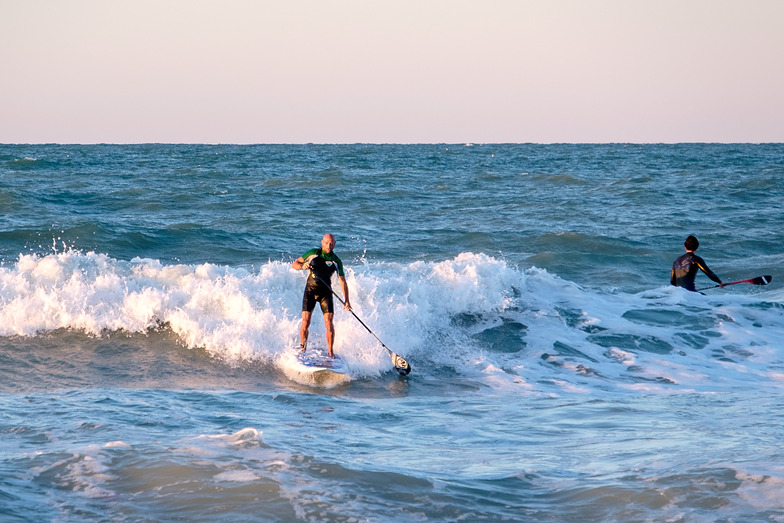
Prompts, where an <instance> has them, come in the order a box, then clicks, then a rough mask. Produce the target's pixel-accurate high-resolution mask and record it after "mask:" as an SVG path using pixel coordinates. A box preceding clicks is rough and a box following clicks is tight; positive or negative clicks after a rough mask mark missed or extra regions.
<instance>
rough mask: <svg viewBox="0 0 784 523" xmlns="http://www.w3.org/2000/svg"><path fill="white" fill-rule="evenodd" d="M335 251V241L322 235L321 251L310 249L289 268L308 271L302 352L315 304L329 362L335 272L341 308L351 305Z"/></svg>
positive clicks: (301, 343)
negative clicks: (325, 330) (321, 323)
mask: <svg viewBox="0 0 784 523" xmlns="http://www.w3.org/2000/svg"><path fill="white" fill-rule="evenodd" d="M334 248H335V237H334V236H333V235H331V234H325V235H324V237H323V238H322V239H321V248H320V249H310V250H309V251H307V252H306V253H305V254H303V255H302V256H300V257H299V258H297V259H296V260H294V262H293V263H292V264H291V268H292V269H294V270H298V271H299V270H308V271H310V274H309V275H308V281H307V283H306V284H305V292H304V295H303V296H302V326H301V327H300V330H299V336H300V345H299V348H300V350H301V351H304V350H305V349H306V348H307V345H308V334H309V329H310V319H311V315H312V313H313V309H315V308H316V302H318V303H319V304H320V305H321V312H322V313H323V314H324V326H325V327H326V328H327V353H328V354H329V356H330V357H331V358H334V357H335V354H334V352H333V351H332V346H333V345H334V343H335V326H334V323H333V321H332V320H333V316H334V313H335V306H334V304H333V302H332V286H331V285H332V275H333V274H334V273H335V272H337V273H338V280H339V281H340V288H341V290H342V291H343V298H344V303H343V308H344V309H346V310H347V311H350V310H351V302H350V301H349V297H348V283H346V276H345V274H344V273H343V262H342V261H340V258H338V255H337V254H335V253H334V252H333V251H332V250H333V249H334Z"/></svg>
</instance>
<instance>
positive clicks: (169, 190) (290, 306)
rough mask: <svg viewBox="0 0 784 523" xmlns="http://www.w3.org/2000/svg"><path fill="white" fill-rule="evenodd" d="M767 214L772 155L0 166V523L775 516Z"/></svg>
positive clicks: (724, 147) (97, 160)
mask: <svg viewBox="0 0 784 523" xmlns="http://www.w3.org/2000/svg"><path fill="white" fill-rule="evenodd" d="M782 202H784V144H756V145H755V144H674V145H653V144H649V145H635V144H607V145H558V144H554V145H535V144H501V145H492V144H432V145H370V144H357V145H243V146H239V145H158V144H149V145H0V209H2V221H0V520H2V521H3V522H42V521H54V522H72V521H73V522H83V521H113V522H115V521H204V522H242V521H343V522H360V521H371V522H382V521H384V522H385V521H401V522H402V521H406V522H408V521H430V520H433V521H553V522H561V521H575V522H588V521H591V522H593V521H596V522H599V521H601V522H662V521H667V522H681V521H683V522H714V521H723V522H749V521H766V522H768V521H779V522H782V521H784V291H783V290H782V289H784V286H782V282H784V274H783V272H784V271H782V267H784V227H782V224H784V204H783V203H782ZM325 233H333V234H334V235H335V237H336V239H337V245H336V247H335V252H336V253H337V254H338V255H339V256H340V257H341V259H342V260H343V262H344V264H345V267H346V277H347V280H348V284H349V287H350V292H351V301H352V304H353V307H354V312H355V313H356V314H357V316H358V317H359V318H361V319H362V321H364V322H365V324H366V325H367V326H368V327H369V328H370V329H371V332H372V334H371V332H368V331H367V330H365V328H364V327H363V326H362V325H361V324H360V323H359V322H358V321H357V320H356V319H355V318H354V317H353V316H352V315H351V314H350V313H348V312H346V311H343V310H342V309H340V308H339V309H338V310H337V311H336V313H335V325H336V331H337V339H336V343H335V352H336V353H338V354H339V355H340V356H341V357H342V358H343V359H344V360H345V362H346V364H347V365H348V367H349V374H348V378H347V379H342V380H335V381H330V380H327V381H322V382H319V383H316V382H314V381H312V378H310V377H308V376H307V375H302V374H300V373H299V372H298V371H297V369H296V367H295V366H294V365H293V364H292V354H293V350H294V347H295V346H296V345H297V344H298V343H299V326H300V318H301V312H300V310H301V309H300V307H301V300H302V290H303V287H304V283H305V274H304V273H303V272H301V271H294V270H292V269H291V267H290V265H291V262H292V261H293V260H295V259H296V258H297V257H298V256H300V255H302V254H303V253H304V252H305V251H306V250H308V249H310V248H313V247H318V246H319V242H320V240H321V237H322V236H323V235H324V234H325ZM689 234H694V235H696V236H697V237H698V238H699V240H700V242H701V246H700V249H699V251H698V254H700V255H701V256H702V257H703V258H704V259H705V260H706V262H707V263H708V265H709V266H710V268H711V269H712V270H713V271H715V272H716V273H717V274H718V275H719V276H720V277H721V278H722V279H723V280H724V281H728V282H729V281H736V280H742V279H749V278H754V277H756V276H760V275H772V276H773V280H772V282H771V283H770V284H769V285H751V284H748V283H741V284H735V285H731V286H727V287H725V288H712V286H713V285H715V284H714V283H713V282H712V281H710V280H709V279H708V278H707V277H706V276H705V275H703V274H700V275H698V277H697V287H698V288H703V287H708V288H707V289H706V290H704V291H702V293H690V292H688V291H685V290H684V289H681V288H676V287H672V286H671V285H670V284H669V272H670V267H671V265H672V262H673V260H674V259H675V258H676V257H677V256H679V255H680V254H682V253H683V241H684V239H685V238H686V236H688V235H689ZM373 334H375V335H376V336H377V337H378V339H379V340H381V341H382V342H383V343H384V344H385V345H386V346H387V347H388V348H389V349H391V350H392V351H394V352H396V353H398V354H400V355H401V356H404V357H405V358H406V359H407V360H408V362H409V363H410V364H411V367H412V372H411V374H409V375H408V376H400V375H398V373H396V372H395V371H394V368H393V366H392V363H391V361H390V358H389V356H388V355H387V353H386V351H385V350H384V348H383V347H382V346H381V345H380V343H379V341H377V340H376V339H375V338H374V336H373ZM324 335H325V331H324V324H323V321H322V316H321V313H320V311H318V310H317V311H316V312H315V313H314V321H313V325H312V327H311V345H316V344H323V339H324Z"/></svg>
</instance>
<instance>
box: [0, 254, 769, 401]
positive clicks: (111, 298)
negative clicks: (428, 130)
mask: <svg viewBox="0 0 784 523" xmlns="http://www.w3.org/2000/svg"><path fill="white" fill-rule="evenodd" d="M347 279H348V282H349V287H350V289H351V298H352V304H353V306H354V312H355V313H356V314H357V316H359V318H361V319H362V321H363V322H364V323H365V324H366V325H367V326H368V327H369V328H370V329H371V330H372V332H373V333H374V334H375V335H376V336H378V338H379V339H380V340H381V341H382V342H383V343H385V344H386V345H387V347H389V349H390V350H392V351H395V352H397V353H398V354H400V355H401V356H404V357H405V358H407V359H408V360H409V361H410V363H411V364H412V367H414V369H415V372H426V371H427V368H430V367H432V368H439V367H449V368H453V369H455V370H457V371H458V372H460V373H464V374H466V375H470V376H474V377H476V378H477V379H480V380H485V382H486V383H488V384H489V383H490V382H491V381H492V386H493V387H503V386H504V384H506V385H507V386H509V387H510V391H514V390H519V384H520V383H526V384H535V383H538V382H540V381H542V382H549V383H553V381H552V380H553V379H556V380H566V381H567V382H568V383H569V384H570V385H571V386H570V387H563V390H578V389H579V390H582V389H583V388H584V387H585V385H584V383H585V381H584V380H588V383H590V382H591V380H595V381H596V383H602V385H603V386H602V388H601V390H609V389H608V388H607V385H608V384H613V383H615V384H618V386H619V387H620V388H621V389H622V390H630V389H636V390H643V389H644V390H670V391H672V390H680V391H690V390H700V391H703V392H713V391H714V390H716V388H717V387H724V388H732V387H741V386H742V387H746V386H748V385H749V384H750V383H752V382H754V381H759V380H765V381H766V382H767V383H768V384H769V385H770V386H775V387H782V386H784V383H783V382H782V378H781V375H782V372H781V371H779V370H776V369H775V368H774V369H771V368H770V366H771V365H772V364H775V363H776V362H781V360H782V357H781V356H780V355H779V352H780V348H779V347H780V345H779V340H781V339H784V313H782V308H781V307H780V306H769V305H761V304H762V303H763V302H762V300H763V299H766V300H768V301H767V303H768V304H769V303H771V302H773V303H778V302H776V301H775V300H776V299H780V298H781V296H782V294H781V292H779V291H775V290H774V291H772V292H771V293H769V294H756V295H754V296H742V295H713V296H702V295H699V294H697V293H689V292H686V291H683V290H682V289H678V288H675V287H670V286H665V287H661V288H659V289H653V290H650V291H647V292H644V293H639V294H624V293H621V292H617V291H612V290H610V291H608V292H601V291H595V290H587V289H583V288H581V287H580V286H578V285H576V284H574V283H572V282H569V281H565V280H562V279H560V278H558V277H556V276H553V275H552V274H549V273H548V272H546V271H544V270H541V269H537V268H528V269H518V268H515V267H512V266H510V265H508V264H507V263H506V262H504V261H503V260H498V259H495V258H492V257H489V256H487V255H484V254H472V253H463V254H460V255H459V256H457V257H455V258H454V259H450V260H444V261H440V262H423V261H418V262H414V263H410V264H396V263H373V264H370V263H367V262H364V263H362V264H354V265H350V266H349V267H347ZM304 283H305V276H304V274H303V273H302V272H298V271H294V270H292V269H291V268H290V267H289V265H288V263H285V262H269V263H266V264H263V265H261V266H260V267H259V268H258V269H257V270H254V271H249V270H247V269H243V268H232V267H225V266H218V265H213V264H202V265H182V264H175V265H163V264H162V263H160V262H159V261H157V260H150V259H140V258H135V259H133V260H130V261H122V260H115V259H112V258H110V257H108V256H106V255H103V254H97V253H80V252H76V251H65V252H58V253H53V254H50V255H47V256H36V255H21V256H20V257H19V259H18V260H17V261H16V263H15V264H14V265H13V266H0V335H3V336H9V335H24V336H33V335H36V334H38V333H40V332H47V331H52V330H56V329H74V330H82V331H84V332H86V333H89V334H91V335H96V336H100V335H102V334H103V333H105V332H112V331H119V330H122V331H128V332H146V331H147V330H148V329H151V328H156V327H158V326H160V325H167V326H168V327H169V328H170V329H171V330H172V331H173V332H175V333H176V334H177V335H178V336H179V338H180V340H181V341H182V343H183V344H184V345H185V346H187V347H191V348H194V347H203V348H205V349H206V350H208V351H209V352H211V353H213V354H215V355H218V356H221V357H223V358H225V359H229V360H241V359H261V360H266V361H269V362H272V363H274V364H276V365H278V366H279V367H281V368H283V369H285V367H286V356H285V355H286V354H288V353H290V351H291V347H293V346H295V345H296V344H298V342H299V325H300V319H301V313H300V303H301V296H302V289H303V286H304ZM509 322H511V323H512V324H514V325H518V326H522V327H521V329H523V328H524V332H522V331H521V334H520V341H519V342H517V343H519V347H513V349H515V350H510V351H505V352H504V351H501V352H493V351H492V350H489V349H488V347H487V346H486V345H482V343H481V342H479V341H477V338H476V336H478V335H480V334H481V333H482V332H483V331H485V330H486V329H489V328H494V327H502V326H503V325H504V324H505V323H509ZM335 326H336V331H337V338H336V342H335V351H336V352H337V353H338V354H340V356H341V357H342V358H343V359H344V360H345V361H346V363H347V364H348V366H349V368H350V369H351V374H352V376H353V377H359V376H374V375H379V374H381V373H384V372H390V371H392V364H391V362H390V359H389V356H388V354H387V353H386V351H385V350H384V349H383V348H382V347H381V345H380V344H379V342H378V341H377V340H376V338H375V337H374V336H373V335H372V334H371V333H369V332H368V331H367V330H366V329H365V327H363V326H362V325H361V324H360V323H359V322H357V321H356V319H355V318H354V317H353V316H352V315H351V314H349V313H348V312H345V311H343V310H342V309H341V308H340V307H338V310H337V311H336V313H335ZM323 336H324V325H323V320H322V317H321V313H320V311H316V313H315V314H314V318H313V323H312V326H311V345H313V344H318V343H319V342H320V341H323ZM510 339H511V341H510V342H509V343H512V344H514V343H515V341H514V338H510ZM505 343H506V342H505ZM523 343H524V345H523ZM523 347H524V348H523ZM559 347H560V348H561V349H559ZM649 349H650V350H649ZM559 350H562V352H563V353H562V354H559ZM570 351H571V352H570ZM657 351H658V352H657ZM545 355H547V356H545ZM722 355H723V356H724V357H720V356H722ZM420 364H421V365H422V366H420V367H417V365H420ZM417 369H419V371H417ZM492 369H498V371H494V370H492ZM504 373H506V374H507V375H508V377H507V376H503V374H504ZM578 379H579V384H578V383H577V381H578ZM636 380H637V381H639V380H643V383H636V384H635V383H634V382H635V381H636ZM651 380H653V381H654V382H655V381H661V382H662V383H657V384H656V386H652V385H650V386H649V384H648V382H650V381H651ZM630 382H632V383H631V385H632V386H630ZM667 382H669V385H667V384H664V383H667ZM621 383H622V384H623V385H620V384H621ZM757 385H758V384H757ZM589 388H590V387H589ZM599 390H600V389H598V388H592V392H593V393H599Z"/></svg>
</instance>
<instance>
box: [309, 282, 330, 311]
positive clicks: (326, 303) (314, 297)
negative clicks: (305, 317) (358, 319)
mask: <svg viewBox="0 0 784 523" xmlns="http://www.w3.org/2000/svg"><path fill="white" fill-rule="evenodd" d="M316 303H318V304H320V305H321V312H322V313H327V312H331V313H334V312H335V304H334V302H333V301H332V292H331V291H330V290H329V289H327V288H326V287H323V286H321V287H315V288H312V287H310V286H305V293H304V295H303V296H302V311H303V312H304V311H308V312H313V309H315V308H316Z"/></svg>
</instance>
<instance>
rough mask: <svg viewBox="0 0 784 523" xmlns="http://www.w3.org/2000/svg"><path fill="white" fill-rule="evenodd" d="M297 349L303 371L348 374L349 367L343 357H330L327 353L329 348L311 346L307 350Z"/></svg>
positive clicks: (298, 359) (300, 369) (298, 361)
mask: <svg viewBox="0 0 784 523" xmlns="http://www.w3.org/2000/svg"><path fill="white" fill-rule="evenodd" d="M296 350H297V363H298V364H299V366H300V368H299V369H298V370H299V371H300V372H303V373H311V374H316V373H320V374H347V373H348V367H346V362H345V361H343V359H342V358H341V357H340V356H338V355H335V357H334V358H330V357H329V355H328V354H327V349H324V348H322V347H310V348H308V349H307V350H306V351H304V352H303V351H300V350H299V348H297V349H296Z"/></svg>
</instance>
